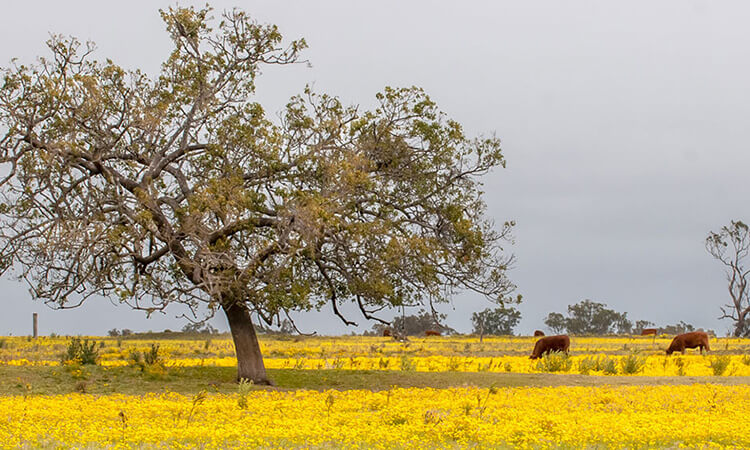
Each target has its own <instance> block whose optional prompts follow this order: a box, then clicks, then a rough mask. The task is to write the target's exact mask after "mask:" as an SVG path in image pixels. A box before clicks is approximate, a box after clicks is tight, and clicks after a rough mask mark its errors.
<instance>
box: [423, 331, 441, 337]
mask: <svg viewBox="0 0 750 450" xmlns="http://www.w3.org/2000/svg"><path fill="white" fill-rule="evenodd" d="M424 335H425V336H440V332H439V331H435V330H427V331H425V332H424Z"/></svg>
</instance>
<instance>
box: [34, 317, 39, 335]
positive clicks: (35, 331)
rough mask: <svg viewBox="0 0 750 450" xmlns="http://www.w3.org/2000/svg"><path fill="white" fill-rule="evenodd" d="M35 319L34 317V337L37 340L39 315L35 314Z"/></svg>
mask: <svg viewBox="0 0 750 450" xmlns="http://www.w3.org/2000/svg"><path fill="white" fill-rule="evenodd" d="M33 317H34V337H35V338H36V337H37V335H38V333H37V331H38V328H37V323H38V320H37V317H38V315H37V313H34V314H33Z"/></svg>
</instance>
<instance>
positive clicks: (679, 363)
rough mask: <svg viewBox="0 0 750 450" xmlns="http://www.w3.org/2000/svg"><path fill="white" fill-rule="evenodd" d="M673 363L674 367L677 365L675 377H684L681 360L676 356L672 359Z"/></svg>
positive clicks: (683, 367)
mask: <svg viewBox="0 0 750 450" xmlns="http://www.w3.org/2000/svg"><path fill="white" fill-rule="evenodd" d="M674 363H675V365H677V375H679V376H683V375H685V361H683V360H682V358H681V357H679V356H678V357H677V358H675V359H674Z"/></svg>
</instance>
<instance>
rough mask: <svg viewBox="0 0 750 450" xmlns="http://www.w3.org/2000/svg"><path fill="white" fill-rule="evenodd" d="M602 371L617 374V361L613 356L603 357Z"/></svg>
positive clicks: (607, 373)
mask: <svg viewBox="0 0 750 450" xmlns="http://www.w3.org/2000/svg"><path fill="white" fill-rule="evenodd" d="M601 371H602V372H604V373H605V374H606V375H617V362H616V361H615V360H614V359H612V358H603V359H602V362H601Z"/></svg>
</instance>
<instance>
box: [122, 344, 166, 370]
mask: <svg viewBox="0 0 750 450" xmlns="http://www.w3.org/2000/svg"><path fill="white" fill-rule="evenodd" d="M163 362H164V361H163V359H162V356H161V354H160V353H159V344H151V348H149V349H148V350H147V351H145V352H140V351H138V350H132V351H131V352H130V356H129V357H128V364H129V365H131V366H135V367H139V368H140V369H141V371H144V369H146V367H150V366H157V365H161V364H162V363H163Z"/></svg>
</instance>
